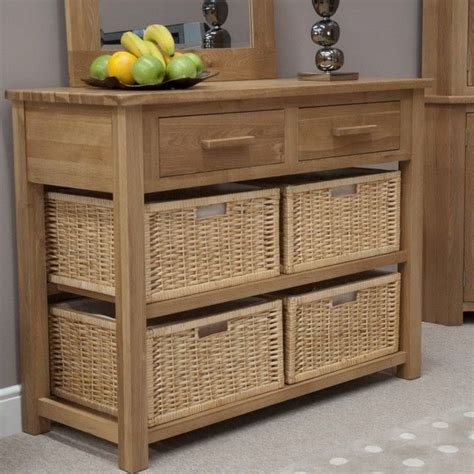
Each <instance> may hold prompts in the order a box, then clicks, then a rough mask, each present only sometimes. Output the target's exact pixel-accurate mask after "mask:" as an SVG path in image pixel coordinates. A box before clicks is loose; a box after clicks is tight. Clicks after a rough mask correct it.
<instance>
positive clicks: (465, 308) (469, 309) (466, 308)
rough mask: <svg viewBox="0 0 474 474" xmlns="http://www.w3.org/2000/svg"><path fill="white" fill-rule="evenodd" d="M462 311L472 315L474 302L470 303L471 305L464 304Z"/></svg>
mask: <svg viewBox="0 0 474 474" xmlns="http://www.w3.org/2000/svg"><path fill="white" fill-rule="evenodd" d="M463 311H464V312H465V313H474V302H472V303H469V302H464V304H463Z"/></svg>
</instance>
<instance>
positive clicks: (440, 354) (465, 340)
mask: <svg viewBox="0 0 474 474" xmlns="http://www.w3.org/2000/svg"><path fill="white" fill-rule="evenodd" d="M423 343H424V349H423V354H424V358H423V359H424V360H423V362H424V364H423V365H424V367H423V377H422V378H421V379H419V380H416V381H413V382H408V381H405V380H401V379H398V378H396V377H393V375H392V374H391V373H381V374H376V375H372V376H369V377H366V378H364V379H361V380H357V381H354V382H350V383H347V384H345V385H343V386H340V387H336V388H333V389H329V390H325V391H323V392H319V393H316V394H313V395H309V396H306V397H304V398H302V399H299V400H294V401H291V402H287V403H284V404H281V405H278V406H276V407H271V408H268V409H265V410H262V411H260V412H257V413H253V414H249V415H246V416H243V417H240V418H237V419H235V420H230V421H228V422H224V423H221V424H219V425H215V426H212V427H209V428H206V429H202V430H199V431H195V432H193V433H189V434H187V435H183V436H180V437H177V438H174V439H171V440H167V441H166V442H163V443H159V444H156V445H153V446H152V449H151V453H150V454H151V459H150V470H149V471H148V472H160V473H162V474H175V473H176V474H177V473H179V474H187V473H206V474H211V473H216V474H217V473H219V474H220V473H245V474H247V473H265V474H266V473H281V474H289V473H291V474H295V473H324V474H326V473H328V474H329V473H333V472H334V473H336V472H341V473H351V474H358V473H360V474H362V473H373V474H376V473H381V472H383V473H386V474H398V473H412V472H424V473H429V474H435V473H440V474H441V473H443V474H444V473H448V472H449V473H452V474H471V473H474V418H473V416H474V316H468V317H467V318H466V324H465V325H464V326H462V327H452V328H449V327H444V326H435V325H431V324H424V326H423ZM115 463H116V448H115V447H114V446H113V445H111V444H108V443H106V442H103V441H100V440H97V439H95V438H93V437H91V436H86V435H82V434H80V433H78V432H75V431H73V430H70V429H67V428H64V427H60V426H54V428H53V430H52V431H51V432H50V433H48V434H47V435H43V436H39V437H31V436H28V435H25V434H19V435H16V436H12V437H10V438H4V439H2V440H0V472H1V473H8V474H17V473H18V474H19V473H25V474H26V473H28V474H30V473H48V474H56V473H57V474H65V473H112V472H118V470H117V468H116V464H115Z"/></svg>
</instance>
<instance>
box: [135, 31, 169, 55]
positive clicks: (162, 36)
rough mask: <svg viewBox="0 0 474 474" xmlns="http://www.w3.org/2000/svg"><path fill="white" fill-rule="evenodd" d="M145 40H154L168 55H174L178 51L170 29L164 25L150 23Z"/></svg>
mask: <svg viewBox="0 0 474 474" xmlns="http://www.w3.org/2000/svg"><path fill="white" fill-rule="evenodd" d="M143 38H144V39H145V41H153V43H156V44H157V45H158V46H159V48H160V49H161V51H162V52H163V53H164V54H167V55H168V56H174V53H175V51H176V44H175V42H174V38H173V35H172V34H171V33H170V30H168V28H166V26H163V25H150V26H149V27H148V28H147V29H146V30H145V35H144V37H143Z"/></svg>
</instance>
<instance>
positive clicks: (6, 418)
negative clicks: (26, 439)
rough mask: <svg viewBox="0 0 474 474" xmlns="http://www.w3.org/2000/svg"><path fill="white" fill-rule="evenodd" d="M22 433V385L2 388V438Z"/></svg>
mask: <svg viewBox="0 0 474 474" xmlns="http://www.w3.org/2000/svg"><path fill="white" fill-rule="evenodd" d="M20 432H21V385H14V386H13V387H7V388H0V438H4V437H6V436H11V435H13V434H17V433H20Z"/></svg>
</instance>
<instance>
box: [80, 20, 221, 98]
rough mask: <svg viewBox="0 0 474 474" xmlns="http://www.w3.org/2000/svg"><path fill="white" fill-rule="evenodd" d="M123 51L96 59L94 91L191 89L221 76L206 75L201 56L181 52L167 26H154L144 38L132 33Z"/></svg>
mask: <svg viewBox="0 0 474 474" xmlns="http://www.w3.org/2000/svg"><path fill="white" fill-rule="evenodd" d="M120 43H121V45H122V47H123V51H117V52H115V53H113V54H111V55H109V54H103V55H101V56H99V57H98V58H96V59H94V61H93V62H92V64H91V66H90V71H89V78H87V79H83V81H84V82H85V83H86V84H88V85H90V86H93V87H102V88H106V89H125V90H127V89H128V90H137V89H139V90H167V89H168V90H169V89H188V88H190V87H193V86H194V85H196V84H198V83H200V82H202V81H205V80H206V79H209V78H211V77H214V76H216V75H217V73H212V74H211V73H209V72H206V71H204V62H203V60H202V58H201V56H199V54H197V53H195V52H191V51H178V50H177V49H176V44H175V41H174V38H173V36H172V34H171V33H170V31H169V30H168V28H166V26H163V25H150V26H148V27H147V28H146V30H145V34H144V36H143V38H141V37H140V36H138V35H137V34H135V33H133V32H132V31H128V32H126V33H124V34H123V35H122V38H121V41H120Z"/></svg>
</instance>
